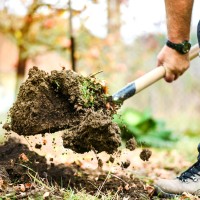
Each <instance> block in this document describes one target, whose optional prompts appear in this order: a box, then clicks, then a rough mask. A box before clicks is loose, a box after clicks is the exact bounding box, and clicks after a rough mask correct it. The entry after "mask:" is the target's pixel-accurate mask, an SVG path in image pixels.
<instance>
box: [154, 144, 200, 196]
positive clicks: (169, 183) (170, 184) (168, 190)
mask: <svg viewBox="0 0 200 200" xmlns="http://www.w3.org/2000/svg"><path fill="white" fill-rule="evenodd" d="M198 151H199V156H198V160H197V162H196V163H195V164H194V165H192V166H191V167H190V168H189V169H187V170H186V171H185V172H183V173H182V174H181V175H180V176H179V177H177V178H176V179H172V180H167V179H160V180H158V181H157V182H156V183H155V188H156V191H157V194H158V196H162V197H165V198H174V197H175V196H177V195H180V194H182V193H183V192H187V193H190V194H193V195H196V196H200V144H199V146H198Z"/></svg>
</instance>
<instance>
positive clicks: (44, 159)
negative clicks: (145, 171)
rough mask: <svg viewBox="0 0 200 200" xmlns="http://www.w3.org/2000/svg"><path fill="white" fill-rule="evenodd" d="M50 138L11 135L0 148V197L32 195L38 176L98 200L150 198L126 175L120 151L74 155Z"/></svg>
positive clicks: (127, 163) (126, 163)
mask: <svg viewBox="0 0 200 200" xmlns="http://www.w3.org/2000/svg"><path fill="white" fill-rule="evenodd" d="M12 135H13V134H12ZM50 137H51V136H49V137H46V138H44V137H42V136H38V137H35V138H26V139H25V138H23V136H17V135H15V138H13V137H10V139H8V141H7V142H5V144H3V145H1V146H0V166H1V168H0V180H1V183H0V194H1V196H6V194H7V195H8V194H10V192H11V191H12V193H13V192H15V195H16V196H18V197H20V195H21V196H22V193H23V192H24V193H26V194H27V196H28V195H30V194H31V193H30V192H31V191H32V194H34V190H35V189H38V188H37V187H36V186H35V185H34V184H33V183H34V182H35V180H34V177H35V178H36V177H39V178H38V179H40V180H42V181H43V182H44V184H45V183H46V182H47V181H48V183H50V182H51V183H52V185H58V186H60V187H65V188H66V187H70V188H72V189H74V190H75V191H76V190H78V191H80V190H82V189H84V190H85V191H86V192H87V193H89V194H91V195H96V196H99V197H101V195H102V194H112V195H113V196H114V197H115V198H116V199H123V198H125V197H126V198H130V199H149V198H150V197H149V194H148V192H147V190H146V189H145V183H144V182H143V181H142V180H141V179H139V178H138V177H137V176H136V175H134V174H132V173H127V171H126V169H127V168H128V167H129V166H130V164H131V163H130V161H129V160H124V161H120V160H119V157H120V155H121V151H119V152H118V153H115V154H114V155H112V156H111V155H109V154H106V153H103V157H102V155H98V154H96V153H95V152H89V153H88V154H87V155H82V154H76V153H73V152H72V151H67V150H65V149H64V148H61V144H62V141H61V138H60V139H59V137H58V136H57V139H55V138H51V139H50ZM56 149H57V150H56ZM47 152H48V153H47ZM58 152H59V153H60V154H58ZM42 154H43V155H42ZM115 159H116V161H115ZM116 162H117V163H116ZM119 169H120V171H118V170H119ZM10 183H12V184H10ZM22 185H23V188H22ZM26 187H27V188H26ZM23 190H24V191H23ZM36 191H37V192H38V190H36ZM46 191H48V189H46Z"/></svg>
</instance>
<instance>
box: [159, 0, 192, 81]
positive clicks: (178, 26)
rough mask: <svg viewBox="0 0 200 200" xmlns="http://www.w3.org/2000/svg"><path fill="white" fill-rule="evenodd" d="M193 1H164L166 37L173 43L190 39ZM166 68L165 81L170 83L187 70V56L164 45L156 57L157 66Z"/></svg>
mask: <svg viewBox="0 0 200 200" xmlns="http://www.w3.org/2000/svg"><path fill="white" fill-rule="evenodd" d="M192 8H193V0H165V9H166V19H167V36H168V39H169V40H170V41H171V42H173V43H181V42H183V41H184V40H189V38H190V23H191V15H192ZM161 65H162V66H164V67H165V68H166V76H165V80H166V81H167V82H172V81H174V80H176V79H177V78H178V77H179V76H181V75H182V74H183V73H184V72H185V71H186V70H187V69H188V68H189V54H188V53H187V54H184V55H182V54H180V53H178V52H177V51H176V50H173V49H171V48H169V47H167V46H166V45H165V46H164V47H163V48H162V50H161V51H160V53H159V54H158V57H157V66H161Z"/></svg>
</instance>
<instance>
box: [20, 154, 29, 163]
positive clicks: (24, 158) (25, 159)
mask: <svg viewBox="0 0 200 200" xmlns="http://www.w3.org/2000/svg"><path fill="white" fill-rule="evenodd" d="M19 159H21V160H22V161H24V162H28V161H29V159H28V157H27V156H26V155H25V154H24V153H21V154H20V155H19Z"/></svg>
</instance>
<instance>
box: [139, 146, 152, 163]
mask: <svg viewBox="0 0 200 200" xmlns="http://www.w3.org/2000/svg"><path fill="white" fill-rule="evenodd" d="M151 154H152V152H151V151H150V150H149V149H143V150H142V151H141V153H140V158H141V159H142V160H143V161H148V160H149V158H150V157H151Z"/></svg>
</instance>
